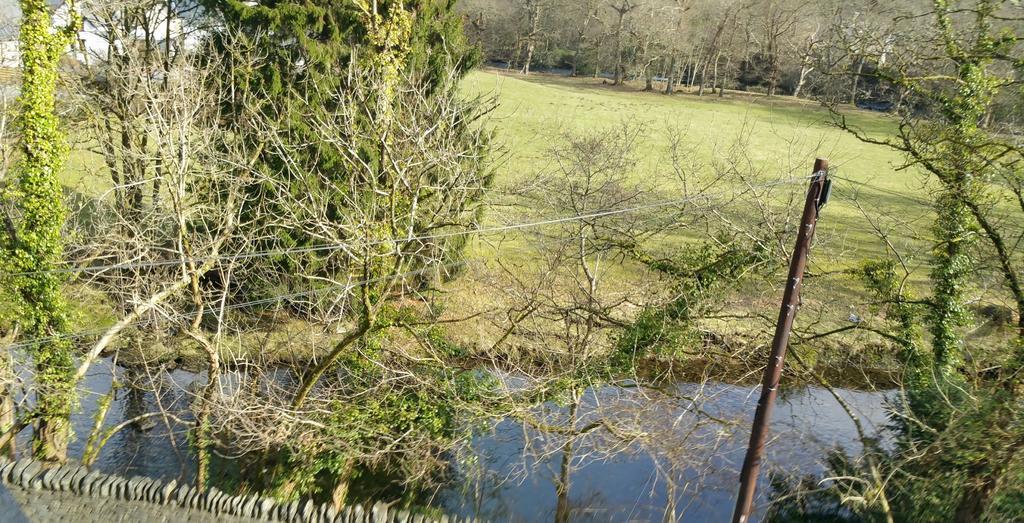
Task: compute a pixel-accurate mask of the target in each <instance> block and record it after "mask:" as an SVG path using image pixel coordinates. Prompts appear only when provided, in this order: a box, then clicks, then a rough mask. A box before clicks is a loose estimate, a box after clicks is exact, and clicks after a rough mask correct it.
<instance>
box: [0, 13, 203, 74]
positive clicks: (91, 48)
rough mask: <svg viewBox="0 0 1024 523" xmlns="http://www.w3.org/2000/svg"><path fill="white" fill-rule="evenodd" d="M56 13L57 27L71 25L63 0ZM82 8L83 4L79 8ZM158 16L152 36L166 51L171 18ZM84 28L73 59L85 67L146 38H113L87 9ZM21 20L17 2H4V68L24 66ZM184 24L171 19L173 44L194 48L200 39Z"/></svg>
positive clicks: (0, 60)
mask: <svg viewBox="0 0 1024 523" xmlns="http://www.w3.org/2000/svg"><path fill="white" fill-rule="evenodd" d="M50 5H51V9H53V25H54V27H60V26H61V25H64V24H66V23H67V21H68V19H69V16H68V6H67V5H66V4H65V2H64V1H63V0H50ZM78 5H79V7H81V4H80V3H79V4H78ZM154 9H156V10H158V11H159V12H158V13H154V14H153V16H150V17H148V19H150V20H154V21H155V22H154V26H153V27H151V28H150V31H149V33H150V35H160V36H159V37H158V38H157V40H158V41H159V47H161V48H162V47H163V45H164V43H163V40H164V36H165V35H166V34H167V29H168V27H167V21H166V20H167V16H166V15H165V13H164V11H163V10H162V9H160V8H158V7H157V8H154ZM83 17H84V19H85V21H84V24H83V25H84V27H83V28H82V31H80V32H79V38H78V42H76V43H75V45H74V46H73V50H72V52H71V54H70V55H69V56H71V57H73V58H74V59H75V60H78V61H80V62H82V63H100V62H103V61H104V60H105V59H106V57H107V48H108V46H110V45H124V44H125V43H126V42H124V41H125V40H130V39H132V38H137V39H139V40H142V39H143V38H145V36H144V32H143V31H142V30H141V28H140V29H139V30H138V31H137V32H138V34H135V35H121V34H118V35H111V34H109V33H107V32H106V31H105V30H103V29H101V27H100V24H96V23H93V20H95V18H94V16H93V13H90V12H89V11H88V8H86V10H85V12H84V13H83ZM20 18H21V13H20V10H19V9H18V5H17V0H0V68H16V67H18V66H19V65H20V63H21V55H20V53H19V51H18V26H19V25H18V24H19V20H20ZM185 25H186V24H184V23H182V20H181V19H179V18H177V17H172V18H171V19H170V36H171V42H183V43H184V45H185V46H186V47H190V46H191V45H194V44H195V43H196V41H197V39H198V36H197V35H195V34H192V35H189V34H187V33H186V29H184V26H185Z"/></svg>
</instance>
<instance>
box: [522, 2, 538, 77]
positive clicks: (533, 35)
mask: <svg viewBox="0 0 1024 523" xmlns="http://www.w3.org/2000/svg"><path fill="white" fill-rule="evenodd" d="M539 30H540V0H532V2H531V3H530V34H529V35H528V36H527V40H526V63H524V64H523V74H524V75H528V74H530V66H531V65H532V64H533V51H534V49H535V48H536V47H537V32H538V31H539Z"/></svg>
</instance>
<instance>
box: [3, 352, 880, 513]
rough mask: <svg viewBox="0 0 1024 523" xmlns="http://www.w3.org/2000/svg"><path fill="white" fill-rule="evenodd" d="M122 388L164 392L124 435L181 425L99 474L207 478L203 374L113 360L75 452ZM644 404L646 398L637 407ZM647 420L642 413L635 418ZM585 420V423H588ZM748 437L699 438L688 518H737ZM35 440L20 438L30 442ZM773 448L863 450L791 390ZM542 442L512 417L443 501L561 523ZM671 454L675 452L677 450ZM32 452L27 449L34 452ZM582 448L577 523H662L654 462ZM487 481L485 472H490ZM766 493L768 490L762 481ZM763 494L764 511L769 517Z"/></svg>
mask: <svg viewBox="0 0 1024 523" xmlns="http://www.w3.org/2000/svg"><path fill="white" fill-rule="evenodd" d="M114 372H116V373H117V374H118V376H119V379H120V381H122V382H129V381H131V379H143V380H155V382H156V383H158V384H159V387H158V389H159V392H158V393H154V392H151V391H148V392H139V391H132V390H131V388H130V387H125V388H122V389H119V390H118V391H117V393H116V396H115V399H114V401H113V402H112V404H111V407H110V410H109V413H108V415H107V417H106V420H105V422H104V424H105V426H106V427H113V426H115V425H117V424H120V423H122V422H123V421H124V420H125V419H130V418H131V417H133V416H135V415H138V414H140V413H142V412H145V411H153V410H156V409H157V408H158V407H161V406H162V407H163V408H164V409H165V410H166V411H168V412H169V413H170V414H171V416H168V417H162V416H161V417H156V418H151V420H150V421H149V422H147V423H146V424H144V425H143V426H141V427H129V428H128V429H126V430H121V431H119V432H118V433H117V434H116V435H114V436H113V437H112V438H111V440H110V441H109V442H108V443H107V445H106V446H105V447H104V449H103V451H102V452H101V454H100V456H99V458H98V460H97V461H96V466H97V467H98V468H99V469H101V470H102V471H105V472H116V473H120V474H125V475H144V476H150V477H163V478H171V477H173V478H177V479H179V480H186V481H191V480H192V479H193V478H194V474H195V464H194V456H193V455H192V454H191V452H189V451H188V445H187V442H186V430H185V428H186V426H185V425H184V423H186V422H187V421H189V419H190V417H189V414H188V412H187V410H188V409H187V407H188V404H189V402H190V392H189V391H190V390H194V388H195V386H196V383H194V382H196V381H197V380H199V382H200V383H201V382H202V380H203V379H204V378H203V377H202V376H201V375H196V374H194V373H191V372H188V371H184V370H173V371H170V372H169V373H165V374H164V375H162V376H157V377H153V376H148V377H147V376H129V375H128V374H127V373H128V371H126V370H124V369H121V368H116V367H115V366H114V365H113V364H112V363H111V362H110V361H109V360H103V361H101V362H97V364H96V365H94V366H93V368H92V370H91V371H90V374H89V376H88V377H87V379H86V380H85V382H84V384H83V388H82V391H81V392H82V393H81V405H80V408H79V409H77V411H76V414H75V415H74V417H73V420H72V422H73V426H74V428H75V433H76V438H75V440H74V442H73V443H72V445H71V448H70V452H71V455H72V456H75V457H80V456H81V455H82V452H83V450H84V447H85V442H86V439H87V438H88V435H89V432H90V431H91V429H92V426H93V424H94V419H93V415H94V413H95V412H96V410H97V407H98V404H99V401H100V398H101V396H102V395H103V394H106V393H107V392H108V391H109V390H110V383H111V375H112V373H114ZM696 389H697V385H693V384H681V385H678V390H679V392H680V393H682V394H683V395H685V396H693V395H696V394H697V390H696ZM700 392H701V394H702V395H703V396H704V398H705V400H704V401H703V402H702V408H703V409H704V410H705V411H706V412H707V413H708V414H709V415H711V416H714V417H715V418H719V419H723V420H736V421H737V422H738V425H737V426H738V427H746V426H747V425H748V424H749V421H750V419H751V418H752V417H753V411H754V407H755V405H756V401H757V389H756V388H754V387H743V386H733V385H724V384H712V385H707V384H705V385H704V386H703V387H702V388H701V390H700ZM622 394H623V393H622V391H621V390H618V389H617V390H616V391H615V392H614V393H612V392H610V391H601V392H599V393H597V394H590V395H589V396H588V397H589V399H588V400H587V401H584V403H583V404H582V405H581V410H584V411H585V410H587V409H592V408H593V406H594V405H595V404H596V403H597V402H601V403H602V406H603V408H604V409H605V412H608V410H607V408H608V403H609V399H611V398H615V399H619V400H621V399H622V398H623V395H622ZM840 394H841V396H842V397H843V398H844V399H845V400H846V401H847V402H848V403H849V405H850V406H851V407H853V409H854V410H855V412H856V413H857V415H858V416H859V417H860V418H861V420H862V422H863V423H864V425H865V427H866V428H867V429H868V430H869V431H872V432H874V431H875V430H877V429H878V428H880V427H881V426H882V425H883V424H884V423H885V412H884V408H883V403H884V400H885V393H878V392H857V391H850V390H841V391H840ZM627 399H628V400H629V401H630V402H633V403H636V401H635V400H636V398H631V399H630V398H627ZM689 407H691V405H690V404H684V403H680V404H677V405H675V406H674V407H673V406H671V405H670V406H664V407H655V408H650V409H649V410H647V411H642V412H640V413H639V415H640V416H642V417H643V419H645V420H649V421H650V423H651V426H652V427H654V426H661V427H668V426H670V424H672V423H675V424H676V425H671V427H672V428H673V429H675V428H679V430H683V429H685V427H683V426H679V423H680V420H685V416H684V414H683V412H684V411H687V410H688V408H689ZM634 414H636V413H634ZM585 415H586V414H585V413H584V415H583V416H584V417H585ZM746 436H747V434H746V432H745V431H744V430H725V429H723V426H722V425H719V424H717V423H709V424H707V425H706V426H703V427H702V428H700V430H698V431H695V433H694V434H692V435H691V437H692V438H695V439H694V440H693V441H699V442H701V445H700V448H706V449H709V452H708V453H707V455H702V456H696V455H695V456H694V459H693V460H692V461H690V462H688V464H687V466H686V467H684V468H683V469H681V470H678V471H677V476H676V477H677V482H676V483H677V485H678V486H677V487H676V488H675V489H674V495H673V496H672V497H673V498H674V499H675V500H676V502H675V506H676V511H677V514H679V515H681V517H682V520H683V521H721V520H726V519H728V517H729V515H730V514H731V511H732V505H733V502H734V500H733V496H734V495H735V490H736V486H737V485H736V481H737V472H736V471H737V470H738V468H739V465H740V464H741V463H742V460H743V452H744V450H745V448H746ZM28 437H29V433H28V431H27V430H26V431H25V432H24V433H22V434H21V435H20V439H21V444H22V445H25V444H27V438H28ZM772 437H773V439H772V441H771V443H770V444H769V446H768V453H767V456H766V461H765V474H767V472H768V471H771V470H783V471H786V472H790V473H800V474H820V473H821V472H823V470H824V469H823V467H822V465H821V460H822V458H823V457H824V456H825V454H826V452H827V451H828V450H829V449H831V448H835V447H836V446H838V447H841V448H844V449H846V450H847V451H850V452H859V451H860V446H859V443H858V442H857V436H856V432H855V427H854V424H853V423H852V422H851V421H850V419H849V417H848V416H847V414H846V413H845V412H844V411H843V409H842V408H841V407H840V405H839V404H838V403H837V402H836V400H835V399H834V398H833V397H832V396H831V395H830V394H829V393H828V391H826V390H824V389H821V388H816V387H804V388H801V389H799V390H791V391H788V392H786V393H785V394H784V395H783V397H782V398H781V400H780V403H779V405H778V406H777V408H776V409H775V412H774V421H773V423H772ZM538 438H539V436H538V435H537V434H534V433H531V431H529V430H524V429H523V426H522V425H521V424H519V423H516V422H513V421H510V420H505V421H501V422H499V423H497V424H496V425H495V426H494V427H493V430H490V431H486V432H484V433H482V434H480V435H478V436H476V437H475V438H474V439H473V441H472V442H471V445H470V447H471V450H472V452H473V454H475V455H477V456H479V457H480V459H481V465H482V466H481V467H469V466H466V465H460V464H456V465H455V468H456V474H455V479H454V480H453V482H452V484H451V485H450V486H448V487H445V488H443V489H442V490H441V491H440V492H439V494H438V495H437V496H436V497H435V504H437V505H439V506H440V507H443V508H444V509H445V510H446V511H448V512H449V513H456V514H460V515H476V516H477V517H480V518H483V519H487V520H491V521H513V522H520V521H522V522H526V521H552V520H554V515H555V509H556V504H557V499H556V495H555V478H557V477H558V473H559V464H560V462H561V458H562V456H561V452H560V451H558V450H557V449H555V450H552V451H551V452H544V453H538V452H524V449H526V450H531V449H533V450H535V446H536V441H535V440H536V439H538ZM666 444H667V445H671V444H673V443H672V442H666ZM22 448H26V447H24V446H22ZM590 450H592V449H585V448H577V451H576V452H574V461H573V467H572V474H571V488H570V491H569V495H568V501H569V506H570V508H571V514H572V520H574V521H661V520H662V518H663V515H664V511H665V507H666V505H667V504H668V500H669V497H670V496H669V493H670V491H672V488H671V487H669V486H668V485H667V483H666V482H665V481H664V479H663V478H662V477H659V475H658V474H657V473H656V467H655V462H654V460H653V459H652V458H651V457H650V454H649V453H646V452H640V451H638V450H637V449H626V451H624V452H618V453H615V454H613V455H610V456H609V455H601V454H594V453H591V452H589V451H590ZM480 470H485V471H486V473H485V474H482V475H480V474H479V471H480ZM761 486H762V487H767V482H766V481H764V478H762V483H761ZM766 490H767V489H766V488H761V489H760V492H761V496H760V497H759V501H760V512H759V514H761V513H763V509H764V506H763V505H764V500H765V496H764V493H765V491H766Z"/></svg>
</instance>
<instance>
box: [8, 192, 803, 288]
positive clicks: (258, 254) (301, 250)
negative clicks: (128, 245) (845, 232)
mask: <svg viewBox="0 0 1024 523" xmlns="http://www.w3.org/2000/svg"><path fill="white" fill-rule="evenodd" d="M809 179H810V177H796V178H787V179H782V180H777V181H775V182H771V183H766V184H762V185H752V186H747V187H746V189H747V190H754V189H766V188H771V187H777V186H781V185H789V184H793V183H796V182H801V181H806V180H809ZM729 194H731V195H737V194H740V193H735V192H733V193H729ZM725 195H727V194H726V193H725V192H724V191H723V192H721V193H717V194H714V195H707V194H700V195H694V196H689V197H686V198H680V199H676V200H664V201H660V202H654V203H649V204H643V205H637V206H634V207H629V208H624V209H609V210H603V211H596V212H593V213H588V214H580V215H574V216H566V217H561V218H550V219H545V220H539V221H535V222H525V223H517V224H512V225H502V226H494V227H484V228H480V229H466V230H461V231H451V232H443V233H437V234H429V235H424V236H409V237H406V238H396V239H390V240H376V241H372V242H368V243H366V244H365V246H368V247H373V246H378V245H383V244H387V243H411V242H417V241H428V240H441V239H447V238H454V237H459V236H465V235H469V234H495V233H499V232H505V231H513V230H519V229H528V228H532V227H543V226H547V225H557V224H560V223H568V222H573V221H577V220H586V219H593V218H603V217H607V216H615V215H619V214H626V213H630V212H636V211H644V210H650V209H657V208H661V207H669V206H672V205H681V204H684V203H690V202H694V201H697V200H702V199H706V200H711V199H717V198H721V197H722V196H725ZM351 246H352V245H351V244H349V243H336V244H329V245H320V246H309V247H292V248H287V249H271V250H264V251H255V252H250V253H236V254H225V255H218V256H200V257H191V258H174V259H167V260H159V261H150V262H136V263H118V264H110V265H92V266H89V267H78V268H68V269H49V270H45V271H25V272H17V273H11V274H10V275H9V276H14V277H17V276H34V275H42V274H80V273H98V272H104V271H107V270H127V269H142V268H156V267H167V266H174V265H179V264H182V263H205V262H207V261H233V262H234V261H244V260H250V259H255V258H262V257H267V256H282V255H286V254H307V253H314V252H329V251H336V250H341V249H345V248H348V247H351Z"/></svg>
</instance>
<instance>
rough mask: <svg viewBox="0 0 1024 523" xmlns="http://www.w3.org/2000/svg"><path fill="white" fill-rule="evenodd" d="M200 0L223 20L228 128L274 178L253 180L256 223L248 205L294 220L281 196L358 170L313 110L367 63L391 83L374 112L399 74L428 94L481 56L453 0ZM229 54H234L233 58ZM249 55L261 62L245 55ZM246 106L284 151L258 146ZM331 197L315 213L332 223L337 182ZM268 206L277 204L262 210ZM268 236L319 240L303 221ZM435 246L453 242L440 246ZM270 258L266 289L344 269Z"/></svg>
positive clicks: (285, 242)
mask: <svg viewBox="0 0 1024 523" xmlns="http://www.w3.org/2000/svg"><path fill="white" fill-rule="evenodd" d="M206 4H207V7H208V8H210V9H211V11H213V12H215V13H216V14H217V15H218V16H220V17H221V18H222V19H223V26H222V27H223V30H222V31H221V32H220V33H219V34H217V35H215V38H216V40H217V41H218V44H219V46H220V48H222V49H223V50H224V51H225V54H226V56H227V57H228V63H229V64H230V65H229V67H227V68H225V71H227V72H226V73H225V74H227V75H229V81H230V82H232V84H233V85H234V86H235V93H236V94H235V96H234V97H233V99H232V100H231V101H230V104H231V107H230V110H229V111H228V113H229V114H230V115H232V116H231V121H230V122H228V124H229V125H231V126H233V127H234V128H235V129H236V131H237V134H238V136H239V137H240V139H242V140H247V141H248V146H249V147H250V148H251V149H253V150H256V151H259V152H258V153H257V154H256V155H255V156H256V158H257V161H256V168H257V169H259V170H260V171H261V173H262V174H264V175H266V176H268V177H270V178H271V179H273V180H275V181H276V182H277V183H274V184H267V183H263V184H261V185H259V186H254V187H253V188H252V191H253V196H254V197H255V198H252V199H251V200H252V201H253V203H252V206H251V207H250V212H251V215H250V216H247V218H249V219H250V220H255V221H257V222H259V221H260V220H261V218H260V217H259V216H256V215H257V213H262V215H263V216H282V215H288V216H290V222H292V223H302V222H303V221H304V216H303V215H302V213H303V212H307V211H305V210H301V209H296V208H281V206H282V205H283V206H287V202H288V200H289V195H290V196H291V197H299V196H300V195H303V194H308V192H309V191H310V190H320V189H323V188H325V186H329V187H327V188H328V190H331V189H330V188H331V187H335V186H336V187H346V186H351V183H349V182H350V181H351V179H350V177H352V176H361V175H360V174H358V173H353V172H350V171H349V170H347V169H346V168H345V165H344V161H343V160H342V158H341V157H340V156H341V155H340V154H339V152H338V151H336V150H334V149H333V147H332V145H331V144H329V143H325V141H324V140H323V139H322V137H321V136H318V133H317V130H316V129H315V123H314V122H317V121H319V120H320V118H319V116H320V115H324V116H327V115H330V114H331V113H332V111H334V110H335V109H336V108H337V106H338V104H339V103H341V99H342V97H344V96H346V93H347V92H351V91H352V90H353V89H355V88H356V87H355V83H357V82H354V81H353V77H354V76H358V75H359V74H361V72H362V71H366V70H373V71H374V74H376V75H378V76H379V77H381V78H383V79H384V80H383V81H384V83H385V84H386V85H389V86H390V87H389V88H387V89H383V91H385V92H379V93H374V94H373V95H372V96H373V97H374V98H375V103H373V104H371V105H373V110H375V111H377V112H378V113H383V112H386V111H389V109H388V107H389V106H390V105H391V100H389V97H391V96H394V94H395V93H394V90H395V89H397V88H398V86H399V84H401V83H402V82H415V83H417V84H419V85H418V86H417V87H423V86H425V88H426V91H427V92H428V93H430V94H432V93H433V92H434V91H435V90H436V89H438V88H439V86H440V85H441V84H442V83H443V82H450V81H455V80H457V79H459V78H461V77H462V76H463V75H464V74H465V73H466V72H468V71H469V70H470V69H471V68H472V67H473V66H475V65H476V63H477V62H478V60H479V58H478V51H477V49H476V48H474V47H472V46H470V45H469V44H468V42H467V40H466V38H465V36H464V34H463V32H462V22H461V19H460V18H459V16H458V15H457V14H456V13H455V11H454V4H455V0H403V1H397V0H376V1H373V0H346V1H331V0H304V1H263V2H259V3H256V4H255V5H253V3H252V2H243V1H240V0H206ZM235 56H237V57H242V59H241V60H237V61H235V63H232V57H235ZM252 56H259V59H258V60H256V62H255V63H253V61H252V60H251V57H252ZM387 91H391V92H387ZM254 112H255V113H258V114H260V115H261V116H262V120H261V121H263V122H268V121H270V122H276V125H277V126H278V129H277V130H276V131H277V132H276V136H278V137H283V139H284V141H285V142H287V143H284V144H282V145H283V147H284V148H287V149H288V154H287V155H282V154H281V153H280V150H270V149H269V148H267V147H266V146H265V144H264V143H262V142H263V138H262V137H261V133H262V132H263V130H262V129H260V130H257V129H253V128H252V127H250V124H251V121H252V118H251V115H252V114H253V113H254ZM369 119H370V118H368V120H369ZM374 120H377V119H375V118H374ZM377 121H378V122H379V120H377ZM360 152H361V154H363V155H364V156H365V157H366V159H367V162H368V163H369V164H371V165H375V166H378V167H380V168H384V167H383V164H384V159H383V158H379V154H380V152H379V151H377V150H375V149H374V148H372V147H367V148H365V149H364V150H362V151H360ZM362 175H365V173H364V174H362ZM383 176H384V175H383V174H382V175H381V177H383ZM270 185H272V186H270ZM282 187H287V193H288V194H284V195H282V194H280V193H281V192H282V191H281V188H282ZM311 188H312V189H311ZM268 191H271V192H273V193H274V194H270V193H268ZM338 196H339V198H338V201H337V202H335V203H333V204H332V205H330V206H329V208H328V209H326V210H325V211H324V212H325V214H326V216H327V217H328V218H329V219H337V220H338V221H341V217H342V216H343V215H344V213H346V211H347V210H346V208H345V205H344V204H343V203H342V202H341V199H342V198H341V197H342V196H343V195H342V194H341V191H340V190H339V191H338ZM442 198H443V195H442ZM268 202H273V203H271V204H270V205H271V206H278V208H268ZM257 207H258V210H257ZM297 213H298V214H297ZM270 236H271V238H272V239H271V240H269V242H268V243H271V244H272V245H262V246H261V247H263V248H272V249H275V248H293V247H303V246H309V245H313V244H316V243H317V242H316V241H315V240H314V239H313V238H311V237H310V236H309V235H308V234H307V232H306V231H304V230H303V228H302V227H281V228H278V229H275V230H274V231H273V233H272V234H271V235H270ZM321 241H322V240H321ZM418 247H419V248H423V247H424V246H418ZM428 247H429V246H428ZM444 250H445V251H446V252H449V253H450V252H457V251H458V250H459V249H452V248H451V245H450V244H449V245H448V246H446V249H444ZM271 263H272V264H274V265H273V266H272V267H266V268H267V269H268V270H267V271H264V272H262V273H261V274H263V276H261V277H260V278H259V279H258V281H259V282H261V283H263V287H264V288H263V291H264V292H265V293H271V292H273V291H274V290H275V287H277V288H291V287H294V285H295V283H296V282H295V281H293V277H292V276H289V275H290V274H295V273H303V274H315V273H316V272H317V271H325V270H335V271H336V270H338V269H341V270H348V269H351V268H346V267H332V266H329V263H334V262H328V261H327V260H325V257H324V256H322V255H318V254H315V253H313V254H304V255H303V257H302V259H301V260H299V261H296V259H295V258H294V257H292V258H290V259H288V260H285V259H276V260H271ZM417 268H418V267H412V269H417ZM267 275H270V276H269V277H268V276H267Z"/></svg>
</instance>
